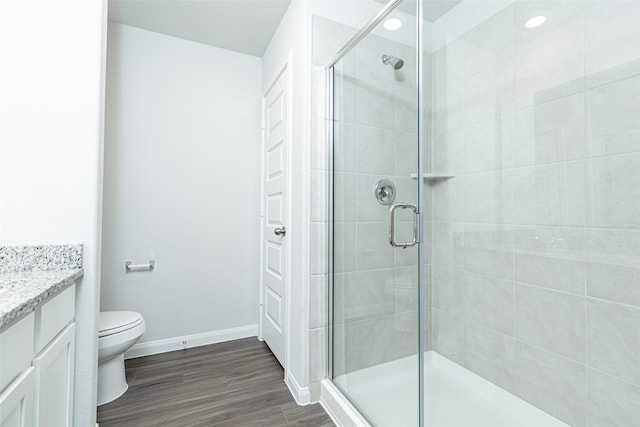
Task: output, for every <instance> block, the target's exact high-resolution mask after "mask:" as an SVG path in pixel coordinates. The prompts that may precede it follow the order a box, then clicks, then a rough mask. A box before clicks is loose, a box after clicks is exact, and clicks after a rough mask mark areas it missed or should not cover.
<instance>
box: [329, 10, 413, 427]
mask: <svg viewBox="0 0 640 427" xmlns="http://www.w3.org/2000/svg"><path fill="white" fill-rule="evenodd" d="M412 4H413V5H415V3H412ZM394 14H395V15H394ZM396 15H397V16H396ZM407 16H409V15H406V14H397V13H396V12H392V13H391V14H390V15H389V16H388V17H387V18H386V19H389V18H401V19H402V20H403V21H404V22H403V24H404V25H406V26H407V27H410V28H413V27H415V22H407V18H406V17H407ZM408 33H412V34H408ZM403 36H404V38H402V37H403ZM407 40H409V42H407ZM411 40H413V44H412V43H411ZM415 40H416V37H415V31H413V30H406V29H405V32H404V33H403V34H399V33H396V32H392V31H388V30H385V29H384V28H383V26H382V23H381V24H380V25H378V26H377V27H376V28H374V29H373V30H372V31H371V32H370V33H369V34H367V35H366V37H364V38H363V39H362V40H360V41H359V42H358V44H357V45H356V46H355V47H353V48H352V49H351V50H350V51H349V52H348V53H347V54H346V55H344V56H343V57H342V58H341V59H340V60H339V61H338V62H336V63H335V65H334V66H333V67H332V69H331V70H330V73H331V74H332V79H333V84H332V87H333V94H332V95H333V100H332V104H333V105H332V106H333V111H332V113H333V120H332V122H331V123H332V126H333V129H332V130H333V145H332V170H331V177H332V197H331V200H332V220H331V225H332V227H331V229H332V230H331V232H332V235H331V240H330V247H331V257H330V258H331V268H330V272H331V273H332V274H331V275H330V276H331V278H332V298H333V301H332V304H331V305H332V325H331V326H332V331H331V332H332V333H331V336H332V340H331V342H332V345H331V352H332V354H331V355H330V359H331V360H332V363H331V376H332V379H333V382H334V384H335V385H336V386H337V387H338V388H340V389H341V391H342V392H343V393H344V394H345V396H346V397H347V398H348V399H349V400H350V401H351V403H352V404H353V405H354V406H356V407H357V408H358V410H359V411H360V413H361V414H362V415H364V416H365V417H366V418H367V419H368V420H369V422H370V423H371V424H372V425H376V426H393V427H402V426H418V425H419V414H420V411H419V408H420V403H419V378H420V360H419V357H418V354H419V349H420V342H419V341H420V340H419V329H420V328H419V318H418V317H419V316H418V314H419V310H420V304H419V280H418V277H419V274H418V271H419V265H420V262H419V259H420V253H419V243H418V241H419V240H420V239H419V232H420V230H421V227H420V226H419V221H420V216H419V215H418V208H419V206H420V197H419V192H418V189H419V182H418V179H417V176H418V173H419V170H418V169H419V168H418V164H419V161H418V159H419V150H418V85H417V73H416V68H417V67H416V57H417V51H416V47H415Z"/></svg>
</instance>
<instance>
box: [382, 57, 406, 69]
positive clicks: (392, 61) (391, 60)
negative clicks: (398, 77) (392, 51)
mask: <svg viewBox="0 0 640 427" xmlns="http://www.w3.org/2000/svg"><path fill="white" fill-rule="evenodd" d="M382 63H383V64H384V65H391V66H393V69H394V70H399V69H400V68H402V66H403V65H404V61H403V60H402V59H400V58H398V57H396V56H391V55H382Z"/></svg>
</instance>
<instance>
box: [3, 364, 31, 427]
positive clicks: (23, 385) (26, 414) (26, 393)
mask: <svg viewBox="0 0 640 427" xmlns="http://www.w3.org/2000/svg"><path fill="white" fill-rule="evenodd" d="M33 375H34V372H33V368H29V369H27V370H26V371H25V372H24V373H23V374H22V375H20V377H19V378H17V379H16V380H15V381H14V382H13V383H11V385H9V387H7V388H6V390H4V391H3V392H2V394H0V427H5V426H6V427H9V426H11V427H13V426H28V427H32V426H33V397H34V396H33V390H34V384H33V378H34V377H33Z"/></svg>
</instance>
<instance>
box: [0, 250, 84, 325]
mask: <svg viewBox="0 0 640 427" xmlns="http://www.w3.org/2000/svg"><path fill="white" fill-rule="evenodd" d="M82 274H83V270H82V246H80V245H61V246H19V247H18V246H11V247H10V246H0V329H3V328H4V327H5V326H7V325H9V324H11V323H12V322H13V321H14V320H16V319H18V318H20V317H21V316H22V315H23V314H25V313H28V312H30V311H32V310H34V309H35V308H36V307H37V306H38V305H40V304H42V303H44V302H45V301H47V300H49V299H50V298H52V297H53V296H55V295H57V294H58V293H60V292H61V291H63V290H64V289H66V288H67V287H69V286H71V285H72V284H73V283H74V282H75V281H76V280H77V279H78V278H80V277H81V276H82Z"/></svg>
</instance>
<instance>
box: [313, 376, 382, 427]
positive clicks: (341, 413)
mask: <svg viewBox="0 0 640 427" xmlns="http://www.w3.org/2000/svg"><path fill="white" fill-rule="evenodd" d="M320 386H321V388H322V390H321V394H320V405H321V406H322V407H323V408H324V410H325V411H326V412H327V414H329V418H331V420H332V421H333V422H334V424H335V425H336V426H338V427H371V424H369V422H367V420H366V419H365V418H364V417H363V416H362V415H361V414H360V413H359V412H358V410H357V409H356V408H355V407H354V406H353V405H352V404H351V402H349V401H348V400H347V399H346V398H345V397H344V396H343V395H342V393H340V391H338V389H337V388H336V386H334V385H333V384H332V383H331V381H329V380H322V383H321V385H320Z"/></svg>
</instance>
